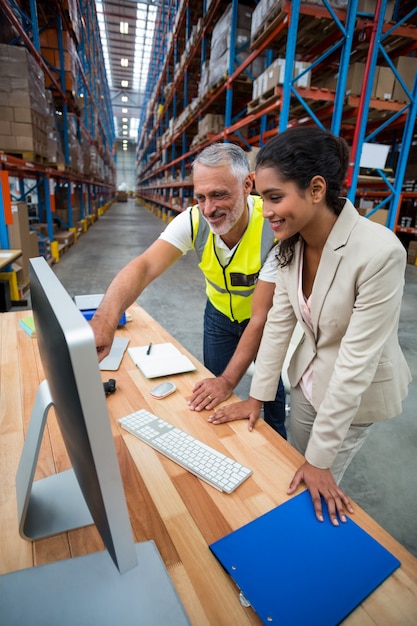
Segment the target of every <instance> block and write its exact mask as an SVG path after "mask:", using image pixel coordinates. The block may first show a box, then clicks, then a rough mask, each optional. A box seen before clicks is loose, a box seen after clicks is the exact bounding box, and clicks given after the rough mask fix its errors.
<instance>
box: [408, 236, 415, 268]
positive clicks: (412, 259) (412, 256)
mask: <svg viewBox="0 0 417 626" xmlns="http://www.w3.org/2000/svg"><path fill="white" fill-rule="evenodd" d="M407 262H408V263H411V264H412V265H417V241H410V243H409V244H408V254H407Z"/></svg>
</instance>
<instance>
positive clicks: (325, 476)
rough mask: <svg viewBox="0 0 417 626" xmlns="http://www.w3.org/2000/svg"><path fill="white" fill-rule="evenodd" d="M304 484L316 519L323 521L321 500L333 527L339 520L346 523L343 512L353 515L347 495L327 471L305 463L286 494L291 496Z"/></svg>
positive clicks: (297, 472)
mask: <svg viewBox="0 0 417 626" xmlns="http://www.w3.org/2000/svg"><path fill="white" fill-rule="evenodd" d="M302 482H304V484H305V485H306V487H307V489H308V490H309V492H310V496H311V499H312V501H313V506H314V510H315V512H316V517H317V519H318V520H319V522H322V521H323V520H324V517H323V511H322V504H321V498H323V499H324V500H325V502H326V504H327V508H328V511H329V517H330V520H331V522H332V524H333V525H334V526H339V519H340V520H341V521H342V522H346V515H345V511H348V512H349V513H353V507H352V504H351V502H350V500H349V498H348V497H347V495H346V494H345V493H344V492H343V491H342V490H341V489H340V488H339V487H338V486H337V484H336V482H335V480H334V478H333V475H332V473H331V471H330V470H329V469H320V468H319V467H315V466H314V465H310V463H308V462H307V461H305V463H304V464H303V465H302V466H301V467H300V468H299V469H298V470H297V471H296V473H295V474H294V478H293V479H292V481H291V483H290V488H289V489H288V491H287V493H288V494H292V493H294V491H295V490H296V489H297V487H298V486H299V485H300V483H302Z"/></svg>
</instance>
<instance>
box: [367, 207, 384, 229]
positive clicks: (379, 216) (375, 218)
mask: <svg viewBox="0 0 417 626" xmlns="http://www.w3.org/2000/svg"><path fill="white" fill-rule="evenodd" d="M368 219H369V220H371V222H377V223H378V224H382V225H383V226H385V225H386V223H387V219H388V209H378V211H375V213H374V214H373V215H371V216H370V217H368Z"/></svg>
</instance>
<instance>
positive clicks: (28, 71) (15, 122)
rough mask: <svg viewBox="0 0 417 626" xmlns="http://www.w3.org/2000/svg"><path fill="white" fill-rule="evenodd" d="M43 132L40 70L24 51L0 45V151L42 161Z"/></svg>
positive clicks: (43, 98)
mask: <svg viewBox="0 0 417 626" xmlns="http://www.w3.org/2000/svg"><path fill="white" fill-rule="evenodd" d="M47 129H48V106H47V101H46V95H45V83H44V77H43V72H42V70H41V69H40V68H39V67H38V65H37V64H36V62H35V60H34V59H33V58H32V57H31V56H30V54H29V52H28V51H27V50H26V48H23V47H20V46H9V45H7V44H0V150H4V151H5V152H15V153H24V152H31V153H33V157H34V160H36V157H37V156H39V157H42V158H45V159H46V158H47V154H48V149H47V145H48V131H47Z"/></svg>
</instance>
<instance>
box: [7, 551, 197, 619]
mask: <svg viewBox="0 0 417 626" xmlns="http://www.w3.org/2000/svg"><path fill="white" fill-rule="evenodd" d="M135 550H136V555H137V559H138V565H137V566H136V567H133V568H132V569H130V570H129V571H128V572H126V573H124V574H120V572H119V571H118V569H117V568H116V567H115V565H114V563H113V561H112V559H111V557H110V555H109V553H108V552H107V551H103V552H97V553H95V554H88V555H86V556H80V557H76V558H74V559H68V560H65V561H56V562H54V563H49V564H47V565H41V566H39V567H31V568H29V569H25V570H20V571H17V572H12V573H10V574H4V575H3V576H0V615H1V621H2V623H3V622H4V624H7V626H22V624H30V625H31V626H45V625H46V624H59V625H60V626H74V624H77V626H114V625H115V624H123V626H162V625H163V624H169V626H191V622H190V621H189V619H188V617H187V614H186V613H185V610H184V608H183V606H182V604H181V600H180V599H179V597H178V595H177V592H176V590H175V588H174V585H173V583H172V581H171V579H170V577H169V575H168V572H167V570H166V568H165V565H164V563H163V561H162V559H161V557H160V555H159V552H158V550H157V548H156V546H155V544H154V542H153V541H146V542H143V543H137V544H135Z"/></svg>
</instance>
